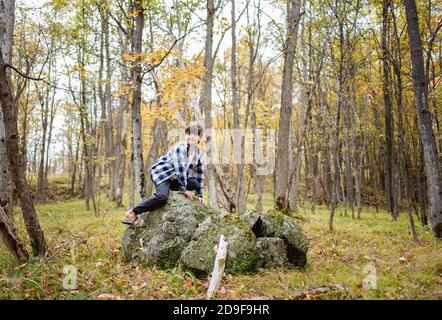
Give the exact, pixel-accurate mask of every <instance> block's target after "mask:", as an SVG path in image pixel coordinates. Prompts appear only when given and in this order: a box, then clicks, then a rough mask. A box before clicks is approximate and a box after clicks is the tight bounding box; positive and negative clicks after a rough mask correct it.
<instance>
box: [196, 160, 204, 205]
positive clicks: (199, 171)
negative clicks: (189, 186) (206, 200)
mask: <svg viewBox="0 0 442 320" xmlns="http://www.w3.org/2000/svg"><path fill="white" fill-rule="evenodd" d="M196 181H197V182H198V187H197V189H196V195H197V196H198V197H200V198H202V197H203V189H204V160H203V157H202V156H201V157H200V158H199V160H198V163H197V165H196Z"/></svg>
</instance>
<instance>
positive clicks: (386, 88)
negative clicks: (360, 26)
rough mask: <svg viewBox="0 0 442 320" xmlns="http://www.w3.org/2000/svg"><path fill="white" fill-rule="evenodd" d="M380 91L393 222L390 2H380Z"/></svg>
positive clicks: (387, 194) (386, 177) (387, 183)
mask: <svg viewBox="0 0 442 320" xmlns="http://www.w3.org/2000/svg"><path fill="white" fill-rule="evenodd" d="M382 4H383V5H382V39H381V42H382V44H381V47H382V48H381V49H382V70H383V74H382V75H383V78H382V91H383V95H384V108H385V109H384V110H385V146H386V155H385V193H386V197H387V204H388V211H390V213H391V215H392V218H393V220H395V221H396V220H397V213H396V211H395V205H394V195H393V139H394V138H393V126H392V123H393V121H392V112H391V108H392V107H391V105H392V103H391V97H390V69H389V57H388V56H389V52H388V48H387V33H388V30H389V27H388V25H389V18H388V16H389V14H388V12H389V7H390V0H383V2H382Z"/></svg>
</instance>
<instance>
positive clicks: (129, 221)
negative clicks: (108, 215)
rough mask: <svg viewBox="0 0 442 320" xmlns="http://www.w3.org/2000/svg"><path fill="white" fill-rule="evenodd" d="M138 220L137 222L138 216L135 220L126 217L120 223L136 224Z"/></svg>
mask: <svg viewBox="0 0 442 320" xmlns="http://www.w3.org/2000/svg"><path fill="white" fill-rule="evenodd" d="M138 222H139V219H138V218H135V220H129V219H126V220H123V221H121V223H123V224H127V225H130V226H134V225H137V224H138Z"/></svg>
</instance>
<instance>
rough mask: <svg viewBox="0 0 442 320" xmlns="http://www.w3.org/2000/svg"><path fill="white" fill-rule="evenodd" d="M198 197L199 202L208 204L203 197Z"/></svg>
mask: <svg viewBox="0 0 442 320" xmlns="http://www.w3.org/2000/svg"><path fill="white" fill-rule="evenodd" d="M197 199H198V202H199V203H201V204H206V202H205V201H204V199H203V198H201V197H198V198H197Z"/></svg>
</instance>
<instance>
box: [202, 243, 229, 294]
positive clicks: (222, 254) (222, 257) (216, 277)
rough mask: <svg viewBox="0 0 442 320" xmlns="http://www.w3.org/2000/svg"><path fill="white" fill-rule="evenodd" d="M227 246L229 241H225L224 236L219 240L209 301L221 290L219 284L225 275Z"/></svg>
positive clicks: (208, 292)
mask: <svg viewBox="0 0 442 320" xmlns="http://www.w3.org/2000/svg"><path fill="white" fill-rule="evenodd" d="M227 245H228V243H227V241H225V240H224V236H223V235H221V236H220V238H219V244H218V250H217V252H216V257H215V263H214V266H213V272H212V277H211V278H210V284H209V289H208V290H207V299H211V298H212V296H213V295H214V294H215V292H216V290H218V288H219V284H220V282H221V279H222V277H223V274H224V267H225V265H226V257H227Z"/></svg>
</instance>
